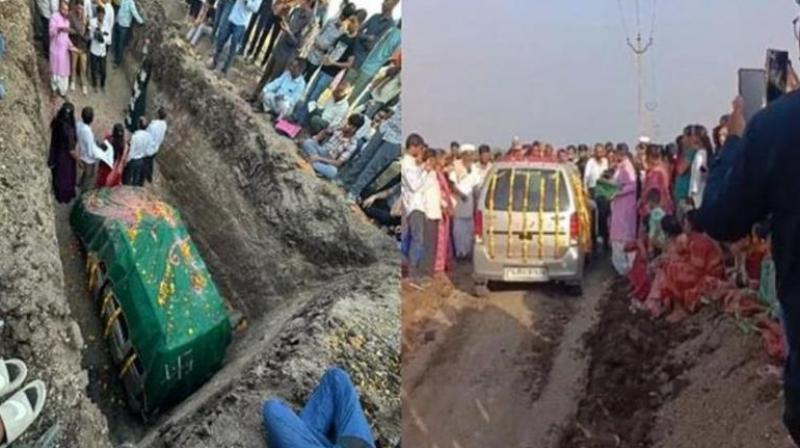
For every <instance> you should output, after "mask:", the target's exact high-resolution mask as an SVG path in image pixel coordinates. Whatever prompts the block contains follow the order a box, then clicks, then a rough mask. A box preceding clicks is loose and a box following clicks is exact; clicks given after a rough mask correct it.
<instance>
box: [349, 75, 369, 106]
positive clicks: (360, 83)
mask: <svg viewBox="0 0 800 448" xmlns="http://www.w3.org/2000/svg"><path fill="white" fill-rule="evenodd" d="M370 81H372V75H368V74H366V73H364V72H361V71H359V72H358V77H357V78H356V80H355V82H353V91H352V92H350V98H349V99H350V101H355V100H356V98H358V96H359V95H361V92H363V91H364V89H365V88H367V85H368V84H369V83H370Z"/></svg>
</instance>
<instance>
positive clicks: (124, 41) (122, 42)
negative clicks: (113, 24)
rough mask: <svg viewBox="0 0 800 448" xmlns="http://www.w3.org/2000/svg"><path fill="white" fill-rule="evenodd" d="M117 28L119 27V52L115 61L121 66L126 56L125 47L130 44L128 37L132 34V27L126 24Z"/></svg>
mask: <svg viewBox="0 0 800 448" xmlns="http://www.w3.org/2000/svg"><path fill="white" fill-rule="evenodd" d="M117 28H119V41H118V42H117V45H118V46H117V53H116V55H115V61H114V62H115V63H116V65H117V66H120V65H122V60H123V58H124V56H125V48H126V47H127V46H128V37H129V36H130V31H131V29H130V28H129V27H124V26H117Z"/></svg>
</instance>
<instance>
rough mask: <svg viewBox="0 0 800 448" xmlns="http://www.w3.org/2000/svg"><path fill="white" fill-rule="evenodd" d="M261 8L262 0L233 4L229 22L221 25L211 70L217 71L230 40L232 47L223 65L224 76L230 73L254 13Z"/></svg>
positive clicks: (240, 0) (245, 0)
mask: <svg viewBox="0 0 800 448" xmlns="http://www.w3.org/2000/svg"><path fill="white" fill-rule="evenodd" d="M259 8H261V0H236V3H234V4H233V8H232V9H231V12H230V15H228V22H227V23H225V24H220V26H221V28H220V32H219V36H218V37H217V48H216V51H215V52H214V59H213V61H212V62H211V66H210V67H209V68H210V69H211V70H216V68H217V65H218V64H219V62H220V59H221V58H222V51H223V50H224V49H225V44H226V43H228V41H229V40H230V42H231V45H230V47H229V49H228V56H227V57H226V58H225V62H224V63H223V65H222V74H223V76H224V75H225V74H227V73H228V69H229V68H230V67H231V64H232V63H233V58H234V57H236V53H237V52H238V51H239V45H242V44H244V40H245V34H246V31H247V25H248V24H249V23H250V17H252V15H253V13H255V12H257V11H258V10H259Z"/></svg>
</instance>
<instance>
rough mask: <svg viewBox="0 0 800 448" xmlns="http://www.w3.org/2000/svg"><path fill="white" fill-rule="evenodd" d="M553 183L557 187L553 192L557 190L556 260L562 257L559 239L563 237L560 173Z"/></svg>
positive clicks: (555, 192) (557, 173)
mask: <svg viewBox="0 0 800 448" xmlns="http://www.w3.org/2000/svg"><path fill="white" fill-rule="evenodd" d="M553 181H554V183H555V185H554V187H553V190H555V191H554V192H553V193H554V194H555V200H554V202H555V208H556V229H555V230H556V237H555V238H556V242H555V257H556V258H558V257H559V255H560V254H559V251H558V249H559V246H560V244H559V237H560V236H561V204H560V199H561V198H560V196H559V195H560V194H561V173H559V172H558V171H556V175H555V176H554V179H553Z"/></svg>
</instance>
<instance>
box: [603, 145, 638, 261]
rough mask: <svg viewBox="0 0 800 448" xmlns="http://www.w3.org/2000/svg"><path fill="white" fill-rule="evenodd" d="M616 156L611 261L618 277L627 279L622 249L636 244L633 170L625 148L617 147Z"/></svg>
mask: <svg viewBox="0 0 800 448" xmlns="http://www.w3.org/2000/svg"><path fill="white" fill-rule="evenodd" d="M615 156H616V158H617V164H616V165H617V166H616V169H615V171H614V182H615V183H616V184H617V186H618V189H617V192H616V193H614V196H613V197H612V198H611V228H610V229H609V230H610V232H609V233H610V238H609V239H610V240H611V261H612V262H613V264H614V268H615V269H616V270H617V272H618V273H619V274H620V275H626V274H627V273H628V271H629V270H630V265H631V264H630V261H629V260H628V256H627V253H626V252H625V246H627V245H628V244H629V243H632V242H633V241H635V240H636V224H637V219H638V218H637V209H636V170H635V169H634V167H633V162H632V161H631V154H630V152H629V151H628V148H627V146H626V145H620V147H618V148H617V151H616V153H615Z"/></svg>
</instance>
